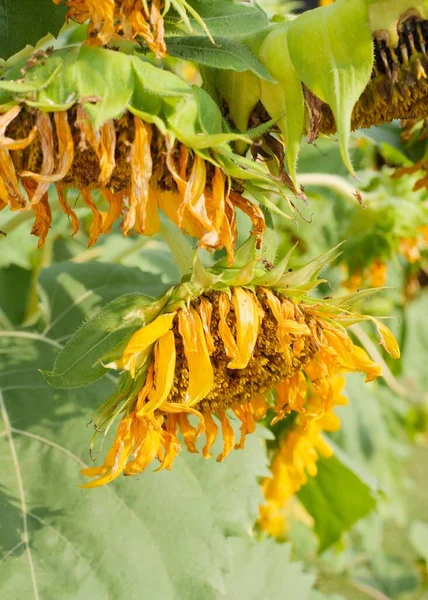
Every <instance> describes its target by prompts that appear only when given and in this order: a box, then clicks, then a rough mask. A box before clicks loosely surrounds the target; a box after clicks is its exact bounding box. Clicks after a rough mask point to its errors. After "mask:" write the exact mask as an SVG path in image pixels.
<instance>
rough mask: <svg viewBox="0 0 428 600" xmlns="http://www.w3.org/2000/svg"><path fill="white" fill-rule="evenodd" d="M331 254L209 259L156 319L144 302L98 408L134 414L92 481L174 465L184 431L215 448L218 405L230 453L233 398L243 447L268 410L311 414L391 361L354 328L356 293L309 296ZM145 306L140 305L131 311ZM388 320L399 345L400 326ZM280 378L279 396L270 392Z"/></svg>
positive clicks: (206, 451) (104, 416)
mask: <svg viewBox="0 0 428 600" xmlns="http://www.w3.org/2000/svg"><path fill="white" fill-rule="evenodd" d="M328 258H331V253H329V255H328V256H327V257H326V256H324V257H322V258H320V259H318V260H316V261H314V263H312V264H309V265H307V266H306V267H304V268H303V269H302V270H301V271H296V272H290V273H286V274H284V269H285V266H286V261H285V262H284V261H283V263H282V264H281V265H280V267H279V271H278V269H273V271H270V272H267V271H266V270H265V268H264V267H263V265H258V263H257V261H256V260H254V259H253V260H252V261H251V262H250V264H246V265H244V266H243V267H242V268H241V269H238V270H237V269H230V270H228V269H226V270H224V269H220V270H219V269H216V267H214V268H212V269H210V270H206V269H202V268H201V266H200V265H199V266H198V268H197V273H196V272H195V273H196V274H195V273H194V275H193V276H192V277H191V279H190V281H189V282H186V283H183V284H181V285H179V286H176V287H175V288H173V289H172V290H170V291H169V292H168V293H167V294H166V296H165V297H164V298H163V299H161V300H160V301H159V302H158V303H157V304H156V306H157V309H156V311H155V312H153V310H152V311H151V312H150V320H149V321H147V322H146V320H145V318H144V314H146V312H145V311H146V309H145V308H144V309H143V308H142V312H141V315H142V319H143V324H142V326H141V327H140V328H139V329H138V330H137V331H136V332H135V333H134V334H133V335H132V336H131V337H130V338H129V339H128V338H127V339H126V340H124V341H123V343H122V344H121V346H120V347H119V348H117V350H115V351H112V352H111V353H109V360H110V362H109V363H108V364H106V367H107V368H113V369H115V370H118V371H119V372H121V373H122V374H121V383H120V386H119V389H118V391H117V392H116V393H115V394H114V395H113V396H112V398H110V399H109V400H108V401H107V402H106V404H105V405H104V406H102V407H100V409H99V410H98V411H97V412H96V414H95V415H94V424H95V428H96V431H100V430H103V429H105V428H107V429H108V428H109V427H110V425H111V423H112V422H113V420H114V419H115V417H116V416H117V415H118V414H120V413H122V415H123V416H122V420H121V423H120V425H119V427H118V429H117V433H116V438H115V441H114V443H113V446H112V448H111V450H110V451H109V453H108V455H107V457H106V459H105V462H104V464H103V465H102V466H100V467H94V468H90V469H86V470H84V474H85V475H87V476H91V477H97V478H96V479H94V480H93V481H91V482H90V483H88V484H86V487H94V486H98V485H103V484H105V483H108V482H109V481H112V480H113V479H114V478H116V477H117V476H118V475H120V474H121V473H122V472H123V473H124V474H125V475H132V474H135V473H139V472H141V471H143V470H144V469H145V468H146V467H147V466H148V464H150V463H151V462H152V461H153V460H154V459H158V460H159V462H160V466H159V468H171V466H172V463H173V460H174V459H175V457H176V455H177V454H178V452H179V450H180V448H181V444H180V441H179V437H178V432H181V434H182V436H183V439H184V443H185V445H186V447H187V449H188V450H189V451H190V452H197V451H198V450H197V446H196V440H197V438H198V437H199V436H200V435H202V434H203V433H205V436H206V438H205V439H206V441H205V446H204V448H203V450H202V453H203V455H204V456H205V457H208V456H210V448H211V446H212V444H213V442H214V440H215V439H216V437H217V433H218V431H219V426H218V425H217V424H216V422H215V420H214V418H213V417H214V416H216V417H218V418H219V420H220V426H221V429H222V434H223V451H222V452H221V454H220V455H219V456H218V457H217V460H219V461H221V460H223V459H224V458H225V457H226V456H227V454H228V453H229V452H230V450H231V449H232V448H233V447H234V444H235V441H234V429H233V427H232V425H231V422H230V421H229V417H228V414H227V411H228V410H230V411H232V413H234V415H235V416H236V418H237V419H238V421H240V422H241V436H240V440H239V441H238V443H237V444H236V446H235V447H237V448H242V447H243V446H244V442H245V436H246V435H247V434H249V433H251V432H253V431H254V429H255V425H256V422H257V421H258V420H259V419H260V418H262V417H264V416H265V414H266V413H267V412H269V414H270V419H271V420H273V422H276V421H278V420H279V419H282V418H283V417H285V416H287V415H289V414H290V413H292V412H293V413H299V414H301V415H302V416H303V417H304V418H305V419H307V420H311V419H313V418H319V417H320V416H321V415H322V414H324V413H325V412H326V411H329V410H330V409H331V407H332V406H333V403H334V398H335V384H334V378H335V376H336V375H337V374H338V373H342V372H348V371H362V372H364V373H366V375H367V380H368V381H370V380H371V379H374V378H376V377H378V376H379V375H380V374H381V370H380V367H379V366H378V365H376V364H375V363H373V362H372V361H371V360H370V358H369V357H368V355H367V354H366V353H365V351H364V350H362V348H360V347H358V346H355V345H354V344H353V342H352V341H351V339H350V338H349V336H348V335H347V333H346V332H345V330H344V329H343V323H345V324H346V322H347V321H349V319H350V315H349V310H348V306H349V304H350V302H351V301H350V300H344V299H342V300H340V301H338V303H337V304H336V305H332V304H331V303H330V304H328V303H327V302H325V301H324V302H323V301H318V300H317V301H315V300H313V299H312V300H311V299H310V298H309V297H308V296H306V290H307V289H308V287H311V286H313V285H314V281H313V279H312V278H313V276H314V274H316V272H317V271H318V270H319V268H320V266H322V265H323V264H324V262H325V261H326V260H328ZM259 267H260V268H259ZM201 272H202V275H201ZM309 282H312V284H309ZM308 284H309V285H308ZM138 314H140V313H139V309H138V308H137V309H135V310H133V311H132V314H131V315H127V316H126V317H127V318H128V319H129V318H131V317H135V316H136V315H138ZM352 319H353V321H355V317H354V316H353V317H352ZM377 326H378V329H379V331H380V332H381V339H382V342H383V343H384V344H385V346H386V347H387V348H388V350H389V351H390V352H391V353H392V354H394V355H395V356H397V355H398V347H397V345H396V342H395V340H394V338H393V337H392V334H391V333H390V332H389V330H388V329H387V328H386V327H385V326H384V325H383V324H381V323H377ZM79 335H84V328H83V329H81V330H80V332H79ZM65 352H66V350H65ZM112 358H113V360H111V359H112ZM48 380H49V379H48ZM271 389H274V396H275V401H274V402H273V404H272V405H270V404H269V402H268V401H267V399H266V397H265V394H266V393H267V392H268V391H269V390H271ZM313 390H315V391H316V398H317V399H316V401H315V400H314V399H313V398H314V397H315V394H314V392H313ZM189 417H192V419H194V421H190V420H189Z"/></svg>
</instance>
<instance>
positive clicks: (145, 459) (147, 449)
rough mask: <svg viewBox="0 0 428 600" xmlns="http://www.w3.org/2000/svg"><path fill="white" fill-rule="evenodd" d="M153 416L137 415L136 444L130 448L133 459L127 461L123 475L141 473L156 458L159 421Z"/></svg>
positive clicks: (159, 428) (159, 437) (159, 444)
mask: <svg viewBox="0 0 428 600" xmlns="http://www.w3.org/2000/svg"><path fill="white" fill-rule="evenodd" d="M159 421H160V420H158V419H156V418H154V417H153V416H143V417H137V418H136V423H137V427H138V442H137V446H136V447H134V448H133V449H132V454H134V455H135V458H134V460H132V461H130V462H128V464H127V465H126V468H125V472H124V474H125V475H136V474H138V473H142V472H143V471H144V470H145V469H146V468H147V467H148V466H149V464H150V463H151V462H153V460H154V459H155V458H156V456H157V455H158V453H159V449H160V446H161V423H160V422H159Z"/></svg>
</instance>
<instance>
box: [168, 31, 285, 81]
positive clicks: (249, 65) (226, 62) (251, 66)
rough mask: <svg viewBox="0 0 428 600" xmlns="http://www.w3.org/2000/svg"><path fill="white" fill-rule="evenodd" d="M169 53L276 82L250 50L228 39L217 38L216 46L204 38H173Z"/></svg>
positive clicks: (216, 67)
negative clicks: (253, 74) (248, 72)
mask: <svg viewBox="0 0 428 600" xmlns="http://www.w3.org/2000/svg"><path fill="white" fill-rule="evenodd" d="M168 53H169V54H170V55H171V56H175V57H176V58H181V59H183V60H190V61H193V62H196V63H199V64H201V65H205V66H207V67H212V68H215V69H231V70H232V71H252V72H253V73H255V74H256V75H258V76H259V77H260V78H261V79H266V80H267V81H274V79H273V78H272V76H271V75H270V74H269V72H268V71H267V70H266V69H265V67H263V65H261V64H260V63H259V61H258V60H257V59H256V57H255V56H254V55H253V54H251V52H250V51H249V50H248V48H246V47H245V46H243V45H242V44H238V43H237V42H234V41H232V40H230V39H228V38H224V37H218V38H216V40H215V45H214V44H212V42H210V40H209V39H208V38H207V37H203V36H186V37H176V38H171V39H169V40H168Z"/></svg>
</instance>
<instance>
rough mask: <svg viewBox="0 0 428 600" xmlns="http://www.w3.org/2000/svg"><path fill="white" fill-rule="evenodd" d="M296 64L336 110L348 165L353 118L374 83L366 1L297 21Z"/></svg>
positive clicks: (342, 0) (351, 0) (353, 0)
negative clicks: (354, 110)
mask: <svg viewBox="0 0 428 600" xmlns="http://www.w3.org/2000/svg"><path fill="white" fill-rule="evenodd" d="M288 49H289V52H290V56H291V60H292V61H293V64H294V66H295V68H296V70H297V72H298V73H299V75H300V77H301V79H302V81H303V83H304V84H305V85H307V86H308V88H309V89H310V90H311V91H312V92H313V93H314V94H315V95H316V96H318V97H319V98H321V100H323V101H324V102H327V104H329V106H330V107H331V109H332V111H333V114H334V117H335V119H336V125H337V131H338V134H339V142H340V148H341V154H342V157H343V160H344V162H345V164H346V166H347V167H348V169H349V170H350V171H351V172H353V168H352V164H351V160H350V157H349V153H348V140H349V133H350V130H351V115H352V110H353V108H354V105H355V103H356V102H357V100H358V98H359V97H360V95H361V94H362V93H363V91H364V88H365V87H366V85H367V84H368V82H369V80H370V75H371V72H372V65H373V45H372V38H371V32H370V29H369V27H368V10H367V5H366V2H365V1H362V0H337V1H336V2H335V3H333V4H331V5H330V6H327V7H321V8H318V9H315V10H311V11H308V12H306V13H304V14H303V15H300V16H299V17H298V18H297V19H295V20H294V21H293V22H292V23H291V26H290V29H289V33H288Z"/></svg>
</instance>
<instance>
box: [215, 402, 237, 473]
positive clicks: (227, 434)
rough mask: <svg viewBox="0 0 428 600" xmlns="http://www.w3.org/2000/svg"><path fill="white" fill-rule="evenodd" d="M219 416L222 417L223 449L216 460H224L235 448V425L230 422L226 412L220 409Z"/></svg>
mask: <svg viewBox="0 0 428 600" xmlns="http://www.w3.org/2000/svg"><path fill="white" fill-rule="evenodd" d="M218 416H219V419H220V423H221V431H222V434H223V451H222V452H221V454H219V455H218V456H217V459H216V460H217V462H222V461H223V460H224V459H225V458H226V456H227V455H228V454H229V453H230V451H231V450H232V449H233V444H234V442H235V434H234V431H233V427H232V425H231V424H230V421H229V419H228V418H227V415H226V413H225V412H223V411H220V412H219V415H218Z"/></svg>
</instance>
